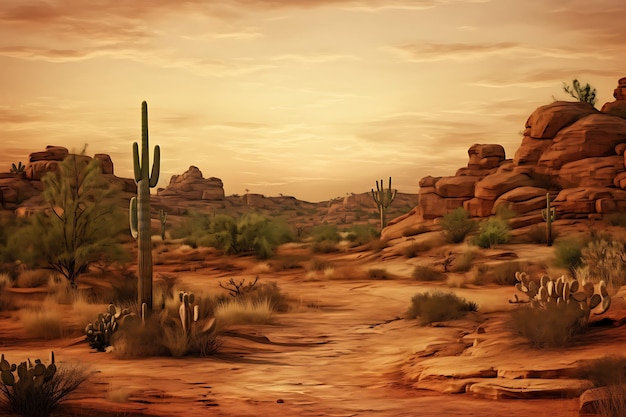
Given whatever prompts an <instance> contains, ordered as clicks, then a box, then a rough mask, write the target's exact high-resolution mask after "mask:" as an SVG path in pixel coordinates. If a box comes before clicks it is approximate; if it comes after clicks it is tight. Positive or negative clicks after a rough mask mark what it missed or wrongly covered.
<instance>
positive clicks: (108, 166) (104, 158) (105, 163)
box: [93, 153, 113, 174]
mask: <svg viewBox="0 0 626 417" xmlns="http://www.w3.org/2000/svg"><path fill="white" fill-rule="evenodd" d="M93 158H94V159H96V160H98V161H100V168H101V169H102V173H103V174H113V160H111V156H110V155H107V154H105V153H97V154H95V155H94V157H93Z"/></svg>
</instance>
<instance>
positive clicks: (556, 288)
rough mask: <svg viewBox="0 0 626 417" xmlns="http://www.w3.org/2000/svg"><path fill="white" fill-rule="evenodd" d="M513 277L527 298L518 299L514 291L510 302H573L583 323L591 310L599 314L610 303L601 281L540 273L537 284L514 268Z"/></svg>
mask: <svg viewBox="0 0 626 417" xmlns="http://www.w3.org/2000/svg"><path fill="white" fill-rule="evenodd" d="M515 278H516V279H517V281H518V282H517V283H516V284H515V288H516V289H517V290H518V291H520V292H521V293H523V294H524V295H525V296H526V297H527V300H520V298H519V297H518V296H517V294H515V295H514V297H515V299H514V300H509V302H510V303H513V304H521V303H529V304H530V306H531V307H533V308H551V307H553V306H561V305H566V304H576V305H577V306H578V307H579V308H580V312H581V318H580V324H581V325H582V326H586V325H587V323H588V322H589V317H590V315H591V313H593V314H595V315H598V314H603V313H605V312H606V311H607V310H608V309H609V307H610V306H611V297H610V295H609V293H608V291H607V288H606V283H605V282H604V281H600V282H599V283H598V284H595V285H594V284H593V283H592V282H586V283H584V284H582V285H581V284H580V282H579V281H578V280H575V279H568V278H566V277H565V276H560V277H558V278H550V277H548V276H545V275H544V276H542V277H541V279H540V281H539V284H537V283H536V282H535V281H533V280H531V279H530V277H529V276H528V274H527V273H525V272H516V273H515Z"/></svg>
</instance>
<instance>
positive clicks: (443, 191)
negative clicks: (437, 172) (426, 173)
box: [435, 176, 480, 198]
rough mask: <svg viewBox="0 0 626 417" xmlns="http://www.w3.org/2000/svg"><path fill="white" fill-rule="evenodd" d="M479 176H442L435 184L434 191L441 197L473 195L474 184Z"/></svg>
mask: <svg viewBox="0 0 626 417" xmlns="http://www.w3.org/2000/svg"><path fill="white" fill-rule="evenodd" d="M479 180H480V177H473V176H461V177H443V178H441V179H440V180H439V181H437V183H436V184H435V192H436V193H437V194H439V195H440V196H441V197H469V198H471V197H473V196H474V186H475V185H476V183H477V182H478V181H479Z"/></svg>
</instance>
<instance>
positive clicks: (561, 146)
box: [537, 114, 626, 173]
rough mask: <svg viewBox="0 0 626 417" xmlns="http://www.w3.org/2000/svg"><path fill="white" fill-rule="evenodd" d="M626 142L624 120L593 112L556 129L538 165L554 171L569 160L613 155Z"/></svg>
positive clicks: (540, 168)
mask: <svg viewBox="0 0 626 417" xmlns="http://www.w3.org/2000/svg"><path fill="white" fill-rule="evenodd" d="M625 142H626V119H622V118H619V117H614V116H608V115H606V114H592V115H589V116H586V117H584V118H582V119H580V120H578V121H577V122H576V123H574V124H572V125H571V126H568V127H566V128H564V129H562V130H561V131H560V132H558V134H557V135H556V136H555V137H554V140H553V141H552V143H551V144H550V146H549V147H548V148H547V149H546V150H545V151H544V152H543V154H542V155H541V157H540V158H539V161H538V163H537V168H538V170H539V171H542V172H545V173H554V172H556V171H558V170H559V169H560V168H561V167H562V166H563V165H564V164H566V163H568V162H574V161H578V160H580V159H584V158H590V157H596V156H610V155H615V147H616V146H617V145H618V144H620V143H625Z"/></svg>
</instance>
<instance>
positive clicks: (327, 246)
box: [311, 240, 339, 253]
mask: <svg viewBox="0 0 626 417" xmlns="http://www.w3.org/2000/svg"><path fill="white" fill-rule="evenodd" d="M311 251H312V252H313V253H333V252H338V251H339V247H338V246H337V242H335V241H334V240H322V241H319V242H313V244H312V245H311Z"/></svg>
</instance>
